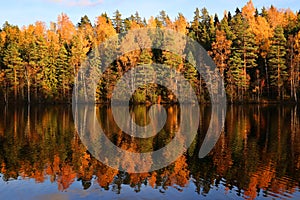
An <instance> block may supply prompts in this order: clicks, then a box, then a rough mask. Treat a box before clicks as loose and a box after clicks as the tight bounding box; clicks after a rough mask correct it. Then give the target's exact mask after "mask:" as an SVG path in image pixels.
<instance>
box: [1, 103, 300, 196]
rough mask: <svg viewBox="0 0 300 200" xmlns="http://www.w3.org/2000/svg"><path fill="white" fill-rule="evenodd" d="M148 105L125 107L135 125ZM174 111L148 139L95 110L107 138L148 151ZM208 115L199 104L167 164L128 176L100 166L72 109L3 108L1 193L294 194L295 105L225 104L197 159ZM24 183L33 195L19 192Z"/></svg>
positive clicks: (298, 133)
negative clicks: (188, 140) (213, 139)
mask: <svg viewBox="0 0 300 200" xmlns="http://www.w3.org/2000/svg"><path fill="white" fill-rule="evenodd" d="M146 109H147V108H145V107H143V106H139V107H134V108H132V109H131V110H132V111H133V112H134V113H135V115H136V116H138V117H137V119H139V120H140V121H138V122H137V123H140V124H143V123H146V122H147V115H145V112H144V111H145V110H146ZM179 112H180V110H179V109H178V108H177V107H176V106H169V107H167V113H168V119H167V124H166V126H165V128H164V129H163V131H162V133H161V134H159V135H158V136H157V137H154V138H155V139H154V138H152V139H151V142H149V141H146V140H140V141H136V140H132V138H131V137H130V136H128V135H124V134H123V133H122V131H120V129H118V127H116V126H114V122H113V117H112V116H111V110H110V108H109V107H107V106H98V107H97V116H98V121H100V122H101V123H102V124H101V126H102V127H106V130H108V131H107V132H106V135H107V136H108V137H109V138H110V139H111V141H113V142H114V143H115V144H116V145H119V146H120V147H122V148H124V149H127V150H128V149H129V150H132V151H136V150H139V151H150V150H153V149H158V148H161V147H162V146H163V145H165V144H167V143H168V142H169V141H170V140H171V139H172V135H173V132H174V131H176V129H177V128H178V124H177V121H178V116H179ZM210 112H211V109H210V108H209V107H208V106H202V107H200V115H201V120H200V122H199V124H200V129H199V131H198V134H197V136H196V139H195V140H194V141H193V143H192V145H191V146H190V148H189V149H188V150H187V152H186V153H185V155H183V156H181V157H180V158H179V159H177V160H176V161H175V162H174V163H173V164H172V165H170V166H168V167H165V168H163V169H161V170H157V171H154V172H151V173H143V174H128V173H124V172H119V171H117V170H115V169H112V168H109V167H107V166H105V165H103V164H101V163H100V162H98V161H97V160H96V159H95V158H93V156H91V155H90V154H89V152H88V151H87V149H86V148H85V146H84V145H83V144H82V143H81V141H80V138H79V136H78V134H77V133H76V131H75V128H74V121H73V118H72V110H71V107H68V106H46V107H45V106H35V107H25V108H24V107H12V106H11V107H1V108H0V113H1V114H0V168H1V177H2V179H3V181H2V182H0V197H11V195H16V191H19V192H18V194H22V195H24V197H25V198H26V197H28V198H31V197H33V196H34V197H36V196H40V197H45V195H48V193H49V191H52V195H53V194H56V195H61V194H62V193H60V191H67V193H63V194H64V195H67V196H69V197H70V198H72V197H74V198H75V197H76V196H72V195H76V194H77V193H80V194H81V195H82V194H83V193H82V192H83V191H87V192H86V193H84V195H83V196H81V197H89V198H90V197H91V198H93V197H94V198H96V197H98V198H99V195H100V193H101V197H106V198H108V199H109V198H112V197H114V195H118V196H117V197H123V198H125V199H127V198H130V197H136V198H144V199H153V198H156V199H157V198H162V197H163V198H167V199H169V198H176V197H182V198H186V199H191V198H192V199H193V198H197V197H198V196H206V197H207V198H210V199H215V198H219V199H220V198H221V199H223V198H224V195H225V196H227V197H230V198H236V199H237V198H250V199H254V198H256V197H261V198H263V197H267V198H295V199H297V198H299V197H300V192H299V182H300V118H299V114H298V113H299V109H298V108H297V107H294V106H256V105H255V106H229V107H228V110H227V114H226V123H225V127H224V130H223V132H222V134H221V137H220V138H219V140H218V142H217V144H216V146H215V147H214V149H213V150H212V151H211V152H210V153H209V155H208V156H206V157H205V158H203V159H199V158H198V152H199V149H200V146H201V144H202V142H203V139H204V137H205V132H206V130H207V128H208V125H209V122H210V117H208V116H210ZM143 116H144V117H143ZM165 156H166V157H167V156H168V155H165ZM32 180H33V181H34V182H32ZM79 183H80V184H79ZM26 185H27V186H28V187H29V186H30V187H29V188H30V190H31V191H35V192H34V193H31V192H29V190H22V191H20V190H21V188H23V187H24V188H26ZM41 186H43V187H44V188H47V190H46V189H41ZM52 187H54V188H55V189H53V188H52ZM49 188H52V190H50V189H49ZM70 191H73V192H70ZM74 191H76V192H74ZM131 191H135V192H136V193H131ZM95 194H98V196H97V195H95Z"/></svg>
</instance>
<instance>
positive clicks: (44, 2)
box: [0, 0, 300, 26]
mask: <svg viewBox="0 0 300 200" xmlns="http://www.w3.org/2000/svg"><path fill="white" fill-rule="evenodd" d="M247 1H248V0H139V1H138V0H6V1H2V2H1V6H0V25H1V26H2V24H4V22H5V21H8V22H9V23H11V24H14V25H19V26H23V25H28V24H32V23H34V22H35V21H43V22H46V24H47V25H48V24H49V22H50V21H56V20H57V16H58V15H59V14H60V13H62V12H64V13H66V14H67V15H68V16H69V17H70V19H71V20H72V21H73V23H74V24H77V22H78V21H79V20H80V18H81V17H82V16H84V15H85V14H86V15H87V16H88V17H89V18H90V20H91V21H92V22H94V21H95V18H96V16H99V15H100V14H101V13H103V12H106V13H107V14H108V15H109V16H110V17H112V16H113V13H114V12H115V10H116V9H118V10H119V11H120V12H121V14H122V17H124V18H125V17H129V16H130V15H131V14H134V13H135V12H136V11H138V12H139V14H140V16H141V17H146V18H147V19H148V18H149V16H157V15H158V14H159V11H161V10H165V11H166V12H167V14H168V15H169V16H170V17H171V18H172V19H174V18H175V17H176V16H177V14H178V13H179V12H180V13H183V15H184V16H185V17H187V18H188V20H189V21H191V20H192V18H193V13H194V11H195V8H196V7H198V8H203V7H206V8H207V9H208V11H209V13H210V14H211V15H213V14H214V13H217V14H218V15H219V17H220V18H221V17H222V16H223V12H224V10H227V11H232V13H234V11H235V8H236V7H239V8H241V7H243V6H244V5H245V4H246V2H247ZM297 1H298V0H253V3H254V6H255V7H257V8H259V9H260V8H262V6H265V7H270V5H274V6H276V7H278V8H291V9H292V10H294V11H296V10H299V9H300V4H299V3H298V2H297Z"/></svg>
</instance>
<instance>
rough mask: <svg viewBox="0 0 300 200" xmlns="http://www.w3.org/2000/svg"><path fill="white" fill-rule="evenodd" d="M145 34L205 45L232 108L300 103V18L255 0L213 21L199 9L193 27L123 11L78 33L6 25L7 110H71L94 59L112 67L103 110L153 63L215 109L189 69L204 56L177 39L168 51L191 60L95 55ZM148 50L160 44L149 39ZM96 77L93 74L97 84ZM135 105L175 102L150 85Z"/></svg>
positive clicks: (3, 79) (2, 53)
mask: <svg viewBox="0 0 300 200" xmlns="http://www.w3.org/2000/svg"><path fill="white" fill-rule="evenodd" d="M143 27H150V28H163V29H172V30H174V31H176V32H179V33H181V34H184V35H187V36H189V37H191V38H193V39H194V40H196V41H197V42H199V43H200V44H201V45H202V46H203V47H204V48H205V50H207V52H208V53H209V55H210V56H211V57H212V58H213V60H214V62H215V64H216V66H217V67H218V70H219V72H220V74H221V76H222V78H223V79H224V82H225V90H226V95H227V98H228V100H229V101H230V102H232V103H233V102H269V101H290V102H298V101H299V95H300V93H299V92H300V89H299V82H300V13H299V12H293V11H291V10H290V9H278V8H276V7H274V6H270V7H269V8H265V7H263V8H262V9H260V10H258V9H256V8H255V7H254V5H253V3H252V1H251V0H250V1H249V2H248V3H247V4H246V5H245V6H244V7H243V8H242V9H239V8H237V9H236V11H235V12H234V13H233V14H232V13H231V12H227V11H225V12H224V15H223V17H222V18H219V16H218V15H217V14H215V15H214V16H213V15H210V14H209V12H208V11H207V9H206V8H202V9H201V10H199V9H198V8H197V9H196V10H195V12H194V17H193V19H192V21H191V22H188V20H187V19H186V18H185V17H184V16H183V15H182V14H181V13H179V14H178V16H177V17H176V18H175V19H174V20H172V19H171V18H170V17H169V16H168V15H167V13H166V12H165V11H161V12H160V13H159V15H158V16H156V17H150V18H149V19H148V20H146V19H142V18H141V17H140V15H139V13H138V12H136V13H135V14H134V15H131V16H130V17H128V18H122V15H121V13H120V12H119V11H118V10H117V11H116V12H115V13H114V16H113V17H112V18H110V17H108V15H107V14H106V13H104V14H101V15H100V16H98V17H97V18H96V20H95V23H92V22H91V21H90V19H89V18H88V17H87V16H86V15H85V16H83V17H82V18H81V20H80V22H79V23H77V24H76V25H74V24H73V23H72V22H71V20H70V19H69V17H68V16H67V15H66V14H64V13H62V14H60V15H59V16H58V19H57V22H55V23H54V22H51V23H50V25H49V27H47V26H46V25H45V23H43V22H40V21H37V22H36V23H35V24H31V25H28V26H24V27H21V28H20V27H18V26H15V25H11V24H9V23H8V22H5V23H4V25H3V27H2V29H1V30H0V103H17V102H19V103H21V102H23V103H31V102H32V103H44V102H49V103H58V102H61V103H68V102H70V101H71V97H72V90H73V87H74V78H75V76H76V74H77V72H78V69H79V67H80V66H81V64H82V63H83V62H84V61H85V60H86V58H87V56H88V55H89V54H90V53H91V52H92V53H93V54H94V55H95V56H94V57H95V59H94V60H92V61H91V62H93V63H94V65H97V66H100V67H99V69H101V68H103V67H104V66H105V65H107V64H109V66H110V67H109V68H108V69H107V70H105V71H103V72H102V73H103V76H102V79H100V80H99V84H98V88H97V101H98V102H108V101H109V99H110V98H111V94H112V91H113V89H114V85H115V83H116V81H117V80H118V79H119V78H120V77H121V76H122V75H123V74H124V73H125V72H126V71H128V69H130V68H131V67H135V66H137V65H140V64H144V65H147V64H151V63H161V64H167V65H168V66H171V67H172V68H175V69H176V70H177V71H179V72H180V73H182V74H184V77H185V78H186V79H187V80H188V81H189V82H190V83H191V85H192V86H193V88H194V90H195V92H196V94H197V97H198V99H199V101H201V102H207V101H209V94H208V92H207V89H205V88H207V87H213V86H212V84H211V83H205V82H204V81H203V79H202V78H201V75H200V74H199V73H197V71H196V70H195V68H194V67H193V65H192V63H189V62H186V60H189V61H191V60H192V61H193V60H195V62H198V61H197V55H194V54H193V52H191V51H187V49H186V44H176V43H175V44H174V40H172V38H169V43H170V44H171V45H173V47H172V48H179V49H180V50H181V51H182V52H183V53H184V55H185V57H184V58H182V57H179V56H178V55H174V54H172V53H170V52H167V51H161V50H157V49H144V50H140V51H134V52H128V53H126V54H125V55H120V57H118V59H117V60H115V61H109V60H106V59H105V56H106V54H110V53H112V52H109V51H102V50H101V49H99V51H92V50H93V49H95V47H98V46H99V45H100V44H101V43H103V42H104V41H106V40H107V39H108V38H110V37H112V36H115V35H117V34H122V33H124V32H126V31H128V30H134V29H139V28H143ZM126 37H127V38H126ZM128 38H130V35H128V36H125V37H124V39H123V40H122V41H119V42H117V43H116V46H115V51H116V52H122V51H123V50H122V49H120V46H119V44H120V43H125V42H128V41H132V40H129V39H128ZM133 41H134V40H133ZM144 42H155V40H151V38H148V39H147V38H146V40H145V39H144ZM126 45H136V44H134V43H129V44H126ZM98 55H99V56H98ZM186 58H188V59H186ZM146 71H147V70H145V73H146ZM96 74H97V73H96V72H91V76H93V75H96ZM139 78H143V77H139ZM172 84H173V85H174V84H175V83H171V86H172ZM210 84H211V85H210ZM133 101H134V102H137V103H145V102H166V103H169V102H173V101H175V100H173V97H172V94H171V92H170V91H169V90H168V89H167V88H163V87H161V86H158V85H146V86H145V87H141V88H139V89H138V90H137V91H136V92H135V94H134V95H133Z"/></svg>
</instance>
